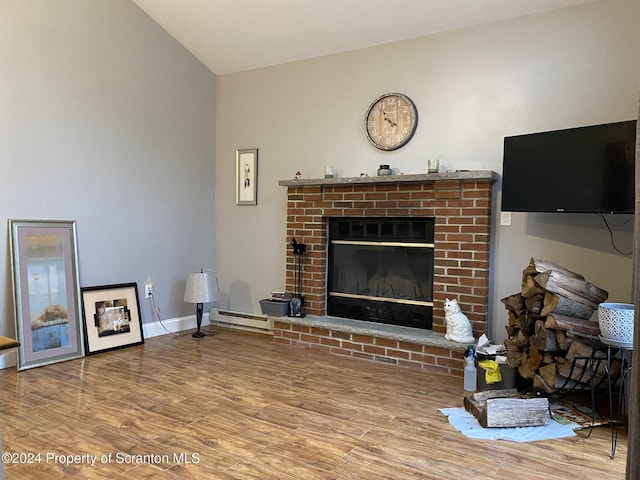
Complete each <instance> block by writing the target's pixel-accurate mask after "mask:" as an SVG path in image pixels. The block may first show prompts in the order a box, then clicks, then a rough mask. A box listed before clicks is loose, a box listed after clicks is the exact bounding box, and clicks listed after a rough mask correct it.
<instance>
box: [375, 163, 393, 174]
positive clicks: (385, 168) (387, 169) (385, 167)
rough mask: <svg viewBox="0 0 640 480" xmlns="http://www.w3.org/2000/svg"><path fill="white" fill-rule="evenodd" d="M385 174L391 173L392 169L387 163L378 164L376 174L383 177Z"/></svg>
mask: <svg viewBox="0 0 640 480" xmlns="http://www.w3.org/2000/svg"><path fill="white" fill-rule="evenodd" d="M387 175H393V170H391V168H390V167H389V165H380V168H379V169H378V176H379V177H385V176H387Z"/></svg>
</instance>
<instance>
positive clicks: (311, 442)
mask: <svg viewBox="0 0 640 480" xmlns="http://www.w3.org/2000/svg"><path fill="white" fill-rule="evenodd" d="M217 333H219V334H217V335H209V336H207V337H204V338H201V339H194V338H192V337H191V335H190V334H188V333H186V332H185V334H182V335H181V336H178V337H176V336H173V335H166V336H162V337H155V338H151V339H148V340H147V341H146V343H145V344H144V345H140V346H135V347H130V348H125V349H121V350H116V351H112V352H104V353H101V354H98V355H92V356H89V357H85V358H83V359H78V360H71V361H68V362H63V363H57V364H54V365H48V366H45V367H40V368H35V369H31V370H27V371H23V372H16V371H15V370H13V369H5V370H1V371H0V388H1V390H0V422H1V423H0V426H1V431H2V435H3V442H4V451H5V453H18V454H19V453H23V454H28V453H33V454H37V453H39V454H40V461H37V462H34V463H30V464H29V463H25V462H22V463H21V462H17V463H10V464H5V476H6V478H7V480H13V479H20V480H30V479H41V478H47V479H63V478H69V477H73V478H77V479H103V478H110V479H116V480H117V479H121V480H124V479H131V478H136V479H143V480H157V479H168V480H185V479H202V478H211V479H220V480H240V479H242V480H247V479H271V478H273V479H283V480H294V479H296V480H300V479H310V480H316V479H323V480H351V479H375V480H381V479H390V480H391V479H393V480H396V479H400V478H413V479H426V480H441V479H444V478H474V479H475V480H482V479H486V480H498V479H500V480H503V479H514V478H517V479H518V480H526V479H535V480H551V479H555V480H557V479H569V478H598V479H599V480H609V479H612V480H613V479H623V478H624V473H625V462H626V435H625V432H624V430H623V429H619V433H620V438H619V444H618V450H617V455H616V458H615V460H611V459H610V458H609V453H610V447H611V436H610V434H611V431H610V430H609V428H607V427H598V428H595V429H593V430H592V432H591V435H590V436H589V437H588V438H587V433H588V431H587V430H583V431H581V432H579V433H578V436H577V437H572V438H567V439H561V440H550V441H543V442H533V443H514V442H508V441H502V440H499V441H493V442H491V441H483V440H472V439H468V438H466V437H464V436H463V435H462V434H460V433H459V432H458V431H457V430H455V429H454V428H453V427H451V426H450V425H449V423H448V420H447V418H446V417H445V416H444V415H442V414H441V413H440V412H439V410H438V409H440V408H443V407H459V406H462V398H463V396H464V395H465V392H464V390H463V389H462V380H461V379H460V378H452V377H447V376H442V375H440V374H435V373H429V372H422V371H416V370H413V369H404V368H398V367H394V366H391V365H387V364H383V363H373V362H369V361H363V360H357V359H353V358H347V357H339V356H333V355H329V354H327V353H325V352H321V351H318V350H315V349H311V350H309V349H305V348H302V347H291V346H285V345H278V344H273V343H272V342H271V338H270V337H268V336H265V335H260V334H253V333H248V332H241V331H236V330H225V329H219V330H218V331H217ZM46 455H49V456H50V457H51V456H53V455H59V456H63V457H58V458H64V456H68V455H78V456H81V455H92V456H95V457H96V463H95V464H94V465H90V464H88V463H87V462H79V461H76V460H73V461H72V462H71V463H70V464H68V465H65V464H63V462H61V461H59V459H58V460H54V459H52V458H47V457H45V456H46Z"/></svg>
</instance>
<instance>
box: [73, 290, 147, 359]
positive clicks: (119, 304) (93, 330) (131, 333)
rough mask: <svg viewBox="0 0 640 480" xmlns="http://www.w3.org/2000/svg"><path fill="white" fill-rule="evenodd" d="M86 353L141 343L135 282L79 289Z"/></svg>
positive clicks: (142, 339)
mask: <svg viewBox="0 0 640 480" xmlns="http://www.w3.org/2000/svg"><path fill="white" fill-rule="evenodd" d="M82 311H83V312H84V331H85V345H86V351H87V355H91V354H94V353H98V352H104V351H108V350H115V349H117V348H124V347H130V346H132V345H141V344H142V343H144V336H143V334H142V319H141V317H140V301H139V299H138V285H137V284H136V283H121V284H117V285H103V286H98V287H83V288H82Z"/></svg>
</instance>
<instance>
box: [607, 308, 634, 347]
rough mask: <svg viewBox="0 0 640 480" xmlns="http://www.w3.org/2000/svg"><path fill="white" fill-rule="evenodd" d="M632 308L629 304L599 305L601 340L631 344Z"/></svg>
mask: <svg viewBox="0 0 640 480" xmlns="http://www.w3.org/2000/svg"><path fill="white" fill-rule="evenodd" d="M633 321H634V306H633V304H630V303H601V304H600V305H598V324H599V325H600V335H601V336H602V338H605V339H607V340H612V341H614V342H619V343H633Z"/></svg>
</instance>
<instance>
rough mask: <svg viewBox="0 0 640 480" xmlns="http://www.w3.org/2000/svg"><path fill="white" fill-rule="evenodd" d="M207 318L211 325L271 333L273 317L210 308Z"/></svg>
mask: <svg viewBox="0 0 640 480" xmlns="http://www.w3.org/2000/svg"><path fill="white" fill-rule="evenodd" d="M209 319H210V321H211V324H212V325H220V326H221V327H227V328H237V329H239V330H248V331H251V332H258V333H264V334H266V335H273V319H272V318H271V317H268V316H267V315H262V314H261V315H256V314H253V313H243V312H234V311H232V310H219V309H216V308H212V309H211V310H209Z"/></svg>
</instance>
